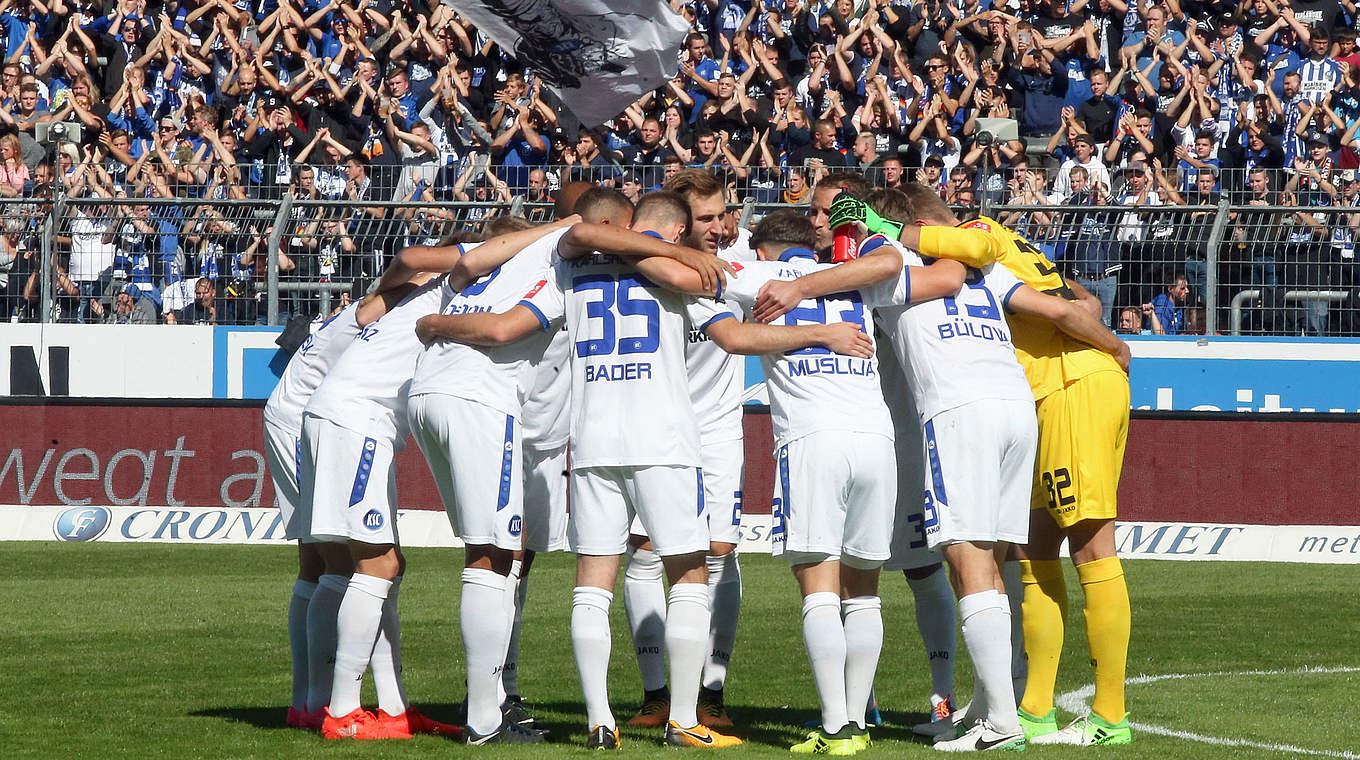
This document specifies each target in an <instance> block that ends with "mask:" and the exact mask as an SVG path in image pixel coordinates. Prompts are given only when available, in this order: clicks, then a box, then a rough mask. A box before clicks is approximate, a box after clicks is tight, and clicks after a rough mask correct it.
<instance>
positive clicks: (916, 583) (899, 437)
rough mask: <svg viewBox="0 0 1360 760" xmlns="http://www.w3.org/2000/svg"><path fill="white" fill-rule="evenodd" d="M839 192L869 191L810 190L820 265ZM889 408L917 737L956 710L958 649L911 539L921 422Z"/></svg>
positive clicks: (839, 183) (917, 513)
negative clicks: (920, 668) (917, 681)
mask: <svg viewBox="0 0 1360 760" xmlns="http://www.w3.org/2000/svg"><path fill="white" fill-rule="evenodd" d="M842 191H845V192H848V193H850V194H851V195H853V196H854V197H856V198H864V197H867V196H868V194H869V192H870V187H869V182H868V181H867V180H865V178H864V176H863V175H862V174H856V173H852V172H844V171H837V172H829V173H827V174H826V175H824V176H823V177H822V178H821V179H820V180H818V181H817V185H816V187H814V188H813V191H812V201H811V204H810V206H809V208H808V217H809V218H810V219H811V220H812V226H813V229H814V230H815V231H816V233H817V238H816V246H817V248H816V250H817V251H818V253H819V254H821V258H822V260H827V259H829V258H830V255H831V245H832V242H833V234H834V228H833V227H832V225H831V223H830V222H831V203H832V202H833V201H834V200H835V198H836V196H837V195H839V194H840V193H841V192H842ZM880 350H888V351H891V350H892V347H891V345H887V344H885V345H883V346H881V347H880ZM880 364H881V363H880ZM890 372H891V370H890ZM892 377H893V376H892V375H891V374H889V375H887V376H885V380H891V378H892ZM884 393H885V394H891V395H893V396H894V397H895V398H897V399H900V400H907V399H910V393H908V392H906V391H905V389H898V388H892V387H886V388H885V389H884ZM913 403H914V402H913ZM893 409H894V414H895V415H897V416H896V417H895V420H900V425H899V424H898V422H895V423H894V427H895V428H896V438H895V440H896V445H897V450H898V455H899V459H898V465H899V472H898V482H899V483H905V482H910V483H912V488H911V489H910V490H905V491H904V490H903V489H902V488H900V487H899V488H898V491H897V493H898V499H899V500H905V502H904V503H899V505H898V515H899V517H898V519H896V520H894V521H893V532H894V533H893V556H892V557H890V558H889V559H888V561H887V562H885V563H884V567H885V568H887V569H889V570H902V571H903V574H904V575H905V576H906V578H907V586H908V587H909V588H910V589H911V593H912V597H913V601H914V602H915V607H916V629H917V632H918V633H920V634H921V643H922V644H923V645H924V646H925V651H926V658H927V661H928V663H929V666H930V681H931V693H930V717H931V721H930V723H925V724H920V725H918V726H915V727H914V728H913V730H918V729H919V732H921V733H925V734H927V735H933V732H934V731H935V730H936V729H937V728H938V726H935V724H937V723H938V722H939V721H941V720H942V719H944V718H948V717H949V716H950V715H952V714H953V711H954V700H953V690H954V655H955V651H956V649H957V648H958V642H957V639H956V636H955V630H954V629H955V626H954V622H953V620H954V592H953V591H952V590H951V589H950V588H949V580H948V578H947V577H946V574H945V573H944V568H943V565H942V560H941V558H940V557H939V556H938V553H936V552H933V551H931V549H930V547H928V546H926V545H925V544H924V541H923V539H922V538H921V537H920V536H919V535H913V534H914V533H915V528H914V527H912V526H913V524H914V523H913V522H912V520H913V519H915V520H916V521H919V520H921V519H923V517H922V515H923V514H924V510H925V504H924V502H923V501H921V500H920V499H918V498H917V497H916V496H917V495H916V489H915V483H916V480H914V479H913V480H910V481H907V480H906V479H905V478H907V475H908V472H907V470H908V469H909V470H910V471H911V472H915V471H919V470H920V469H921V468H922V467H924V466H925V465H924V463H923V460H922V459H921V449H920V447H919V446H915V445H913V442H914V441H919V440H921V431H920V422H919V420H917V419H916V414H915V412H914V411H911V412H910V413H908V414H902V413H901V409H902V404H900V403H899V404H896V405H894V407H893ZM913 410H914V407H913ZM903 428H905V429H903ZM904 465H906V466H904ZM917 542H920V543H919V544H918V545H917V546H916V548H915V549H913V548H912V545H913V544H914V543H917ZM869 714H870V721H871V722H873V723H875V724H877V723H878V722H879V721H878V720H877V715H878V705H877V702H876V700H873V699H872V697H871V704H870V706H869Z"/></svg>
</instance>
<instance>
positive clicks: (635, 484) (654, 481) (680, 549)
mask: <svg viewBox="0 0 1360 760" xmlns="http://www.w3.org/2000/svg"><path fill="white" fill-rule="evenodd" d="M635 515H636V516H637V517H638V518H639V519H641V521H642V527H643V529H644V530H646V531H647V535H648V536H650V537H651V540H652V548H653V550H654V551H656V553H657V554H660V555H661V556H663V557H668V556H672V555H676V554H691V553H693V552H707V551H708V522H707V521H706V520H705V519H704V484H703V470H701V469H700V468H698V467H683V466H665V465H656V466H651V467H573V468H572V470H571V517H570V519H569V520H568V521H567V538H568V541H569V542H570V544H571V550H572V551H573V552H575V553H577V554H587V555H593V556H610V555H614V554H623V553H624V550H625V549H627V547H628V528H629V526H630V525H631V524H632V522H633V517H634V516H635Z"/></svg>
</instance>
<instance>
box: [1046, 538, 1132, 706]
mask: <svg viewBox="0 0 1360 760" xmlns="http://www.w3.org/2000/svg"><path fill="white" fill-rule="evenodd" d="M1077 577H1078V578H1079V579H1080V580H1081V588H1082V591H1083V592H1084V593H1085V594H1086V642H1087V646H1088V647H1089V648H1090V652H1091V666H1092V667H1093V668H1094V669H1095V682H1096V695H1095V700H1094V701H1093V702H1092V704H1091V710H1092V711H1093V712H1094V713H1095V714H1096V715H1098V716H1100V717H1101V718H1103V719H1104V720H1106V721H1108V722H1110V723H1119V722H1120V721H1122V720H1124V717H1125V715H1126V714H1127V713H1126V710H1125V708H1124V672H1125V669H1126V666H1127V662H1128V656H1129V628H1130V626H1131V625H1132V616H1131V614H1130V612H1129V589H1128V586H1126V585H1125V583H1124V568H1123V566H1121V565H1120V564H1119V558H1118V557H1105V558H1104V559H1098V560H1096V561H1094V562H1087V563H1086V564H1084V565H1077ZM1028 601H1029V597H1028V595H1026V603H1028ZM1025 614H1026V615H1027V616H1028V614H1029V610H1028V607H1026V611H1025ZM1025 635H1026V637H1028V635H1029V629H1028V627H1026V630H1025ZM1030 668H1031V673H1032V672H1033V665H1031V666H1030ZM1032 681H1033V676H1032V675H1031V682H1032Z"/></svg>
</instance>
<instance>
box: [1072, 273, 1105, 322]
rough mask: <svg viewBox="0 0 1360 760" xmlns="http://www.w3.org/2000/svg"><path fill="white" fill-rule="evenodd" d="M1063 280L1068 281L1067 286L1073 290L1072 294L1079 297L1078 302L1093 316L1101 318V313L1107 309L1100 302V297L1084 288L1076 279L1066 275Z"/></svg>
mask: <svg viewBox="0 0 1360 760" xmlns="http://www.w3.org/2000/svg"><path fill="white" fill-rule="evenodd" d="M1063 282H1064V283H1066V284H1067V288H1068V289H1069V290H1071V291H1072V295H1075V296H1076V297H1077V303H1079V304H1081V305H1082V306H1083V307H1085V308H1086V310H1087V311H1089V312H1091V316H1093V317H1095V318H1096V319H1100V316H1101V314H1102V313H1103V312H1104V311H1105V305H1104V304H1102V303H1101V302H1100V299H1099V298H1096V297H1095V295H1093V294H1092V293H1091V291H1089V290H1087V289H1086V288H1083V287H1082V286H1081V284H1080V283H1078V282H1077V281H1075V280H1072V279H1070V278H1067V277H1064V278H1063Z"/></svg>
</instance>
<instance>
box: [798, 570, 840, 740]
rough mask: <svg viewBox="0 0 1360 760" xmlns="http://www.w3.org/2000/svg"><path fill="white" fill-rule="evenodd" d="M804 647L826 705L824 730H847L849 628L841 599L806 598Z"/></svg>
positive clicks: (828, 594)
mask: <svg viewBox="0 0 1360 760" xmlns="http://www.w3.org/2000/svg"><path fill="white" fill-rule="evenodd" d="M803 646H805V647H806V648H807V653H808V660H809V661H810V662H811V663H812V680H813V682H814V683H815V684H816V685H817V698H818V699H819V700H820V701H821V703H822V728H824V729H826V731H827V732H829V733H833V734H834V733H836V732H837V731H839V730H841V729H842V728H844V727H845V724H846V722H847V721H848V720H849V719H848V717H847V716H848V713H849V711H848V710H846V706H845V626H844V625H843V624H842V623H841V598H840V596H839V595H837V594H833V593H831V592H830V591H819V592H817V593H815V594H808V595H807V596H805V597H803Z"/></svg>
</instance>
